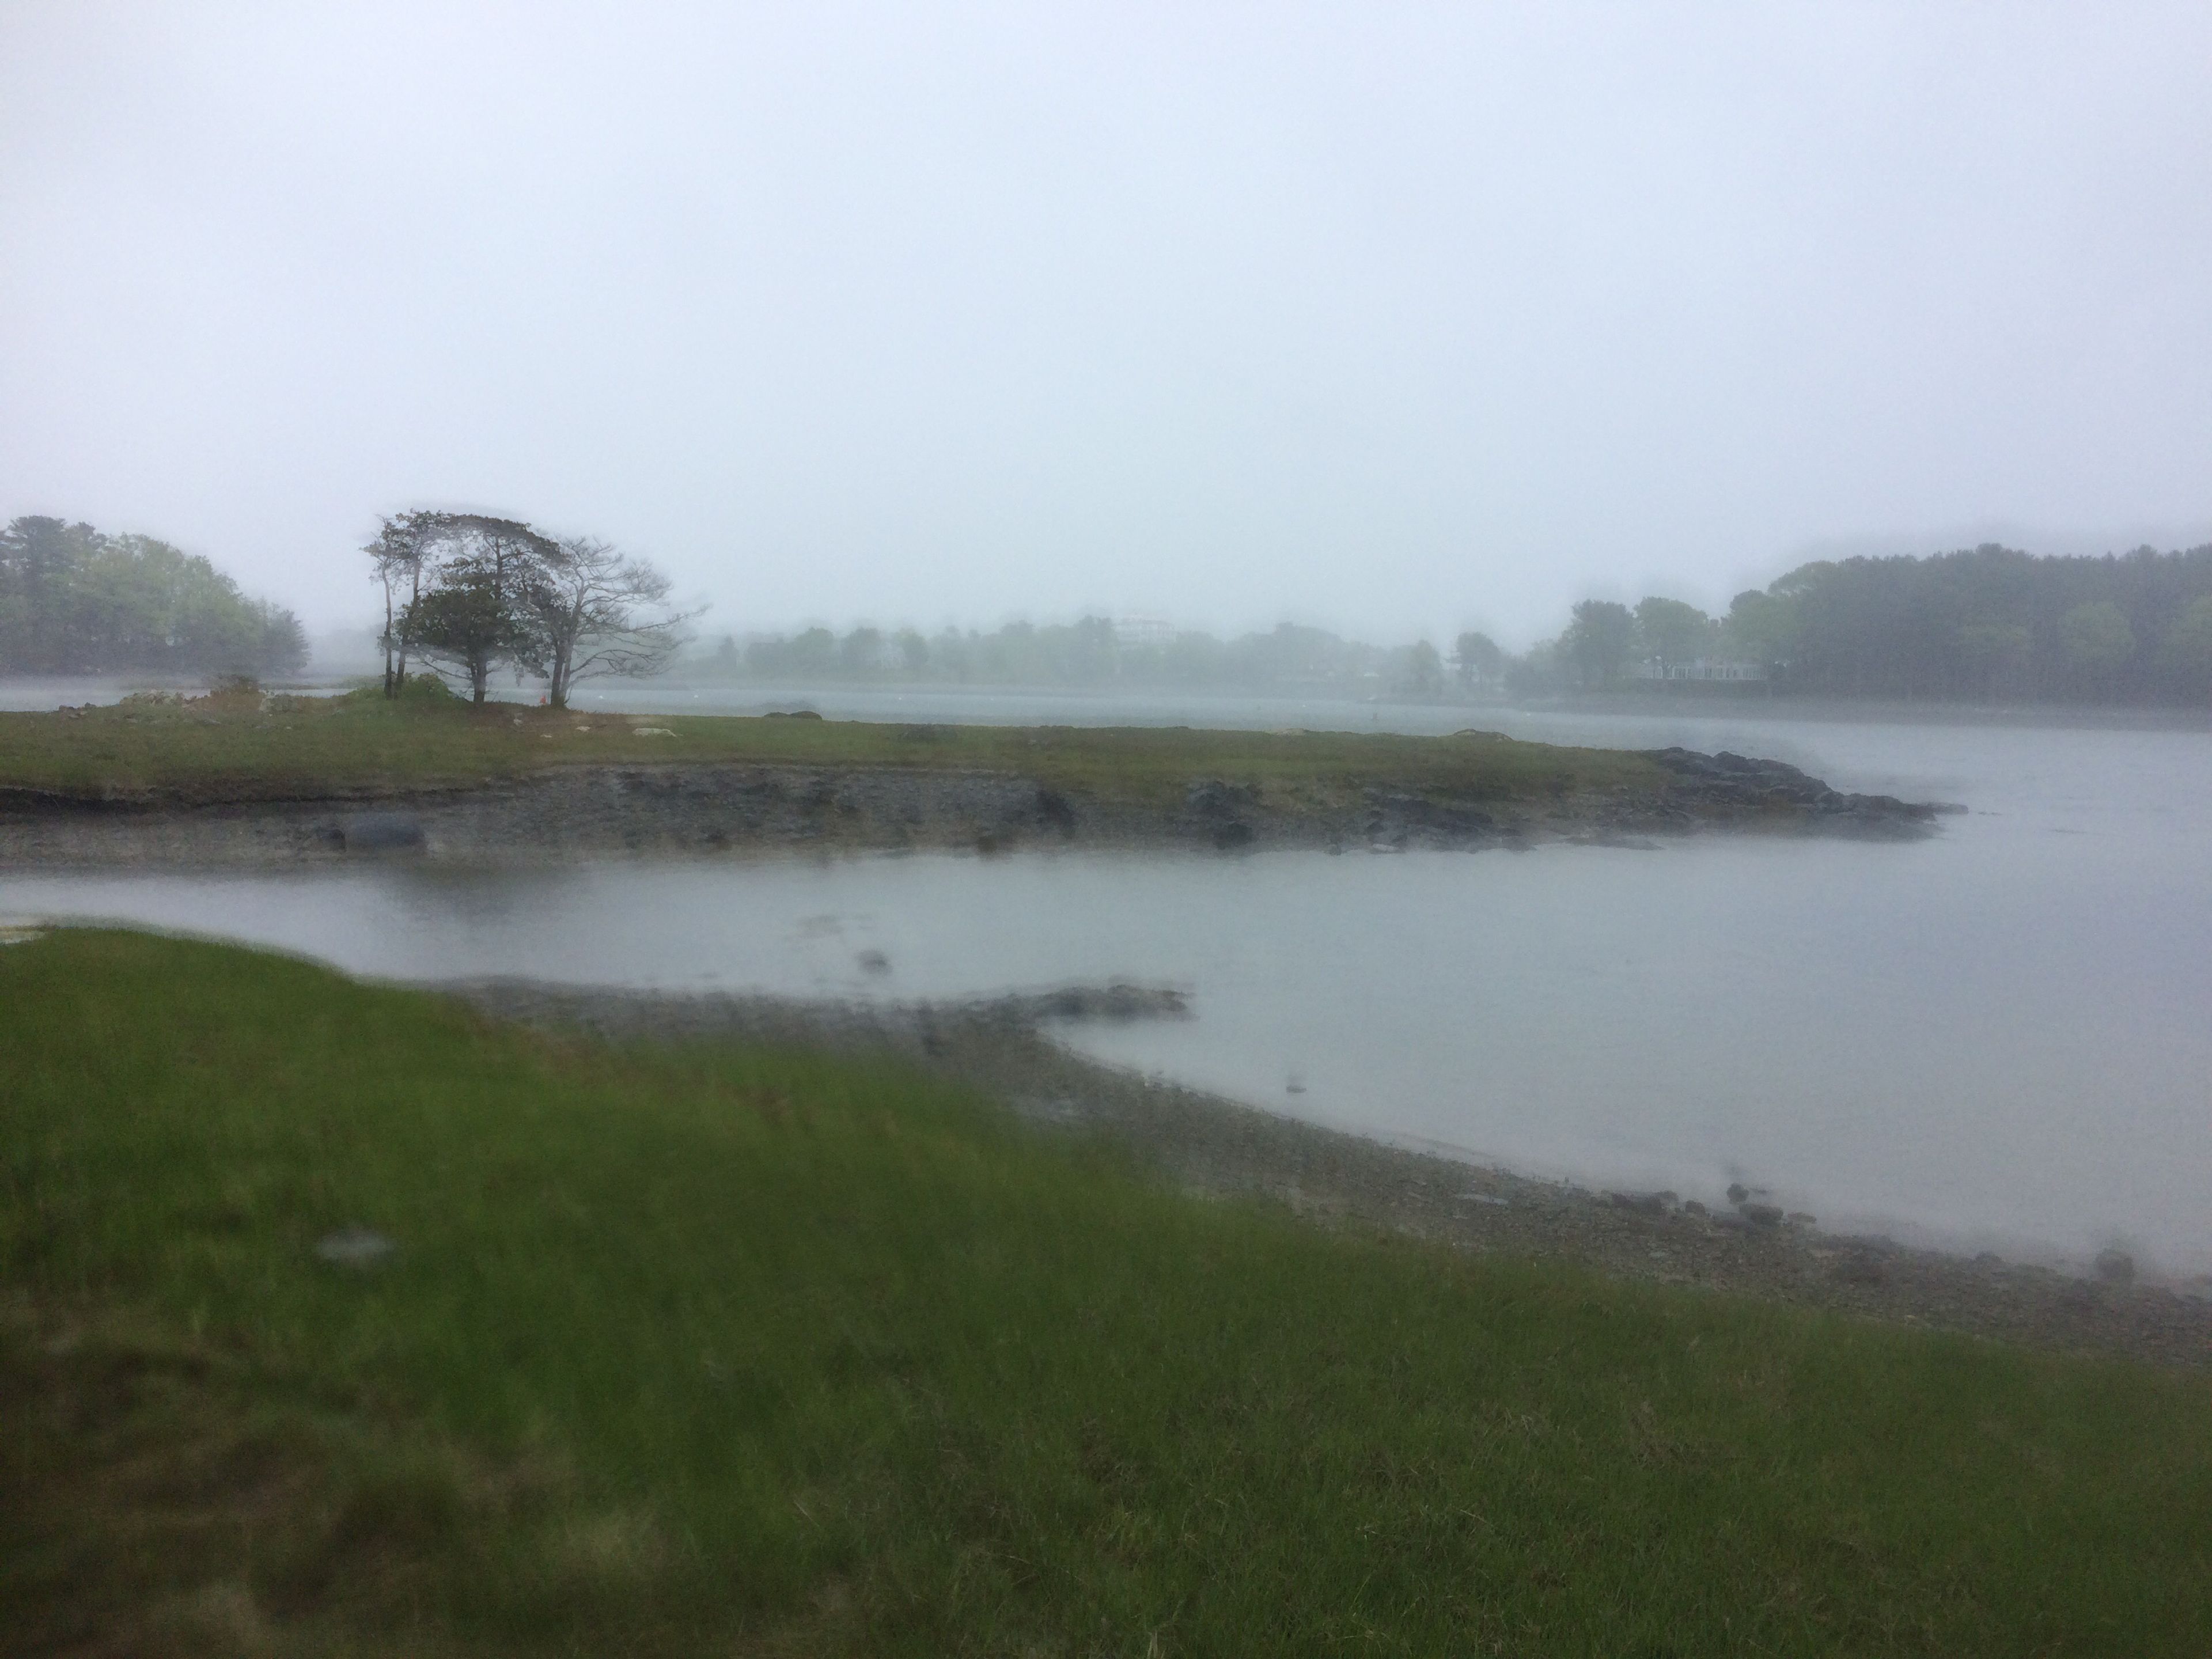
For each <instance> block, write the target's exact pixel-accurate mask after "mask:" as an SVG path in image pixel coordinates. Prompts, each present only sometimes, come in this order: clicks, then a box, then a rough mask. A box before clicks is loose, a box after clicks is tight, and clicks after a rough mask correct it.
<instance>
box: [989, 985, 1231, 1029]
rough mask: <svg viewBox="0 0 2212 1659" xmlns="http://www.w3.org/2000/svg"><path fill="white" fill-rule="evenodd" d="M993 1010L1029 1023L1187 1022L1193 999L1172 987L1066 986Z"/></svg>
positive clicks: (1019, 998)
mask: <svg viewBox="0 0 2212 1659" xmlns="http://www.w3.org/2000/svg"><path fill="white" fill-rule="evenodd" d="M993 1006H994V1009H996V1010H998V1011H1000V1012H1005V1013H1006V1014H1008V1015H1011V1016H1012V1017H1013V1018H1016V1019H1018V1020H1019V1021H1021V1022H1023V1023H1024V1024H1026V1023H1028V1022H1030V1021H1035V1020H1041V1019H1070V1020H1073V1019H1107V1020H1117V1021H1118V1020H1132V1019H1163V1018H1165V1019H1185V1018H1189V1015H1190V999H1189V998H1188V996H1186V995H1185V994H1183V993H1182V992H1181V991H1178V990H1176V989H1175V988H1174V987H1172V986H1165V985H1132V984H1129V983H1128V982H1127V981H1121V980H1116V981H1115V982H1114V983H1112V984H1110V985H1065V986H1061V987H1059V988H1058V989H1056V990H1051V991H1040V992H1037V993H1036V994H1033V995H1030V996H1016V997H1005V998H1001V999H1000V1000H998V1001H997V1002H996V1003H994V1005H993Z"/></svg>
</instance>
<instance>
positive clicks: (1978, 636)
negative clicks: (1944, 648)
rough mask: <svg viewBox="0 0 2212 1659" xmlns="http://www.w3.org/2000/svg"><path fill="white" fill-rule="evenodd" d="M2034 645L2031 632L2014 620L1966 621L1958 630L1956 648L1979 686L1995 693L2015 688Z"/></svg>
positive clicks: (1986, 691) (2018, 685) (1988, 693)
mask: <svg viewBox="0 0 2212 1659" xmlns="http://www.w3.org/2000/svg"><path fill="white" fill-rule="evenodd" d="M2034 649H2035V635H2033V633H2031V632H2030V631H2029V630H2028V629H2025V628H2022V627H2021V626H2020V625H2019V624H2018V623H1988V622H1978V623H1967V624H1966V626H1965V627H1964V628H1962V629H1960V630H1959V650H1960V654H1961V655H1962V656H1964V657H1965V659H1966V661H1967V663H1968V664H1970V665H1972V671H1973V674H1974V677H1975V678H1976V679H1978V682H1979V690H1982V691H1983V692H1984V693H1985V694H1987V695H1990V696H2002V695H2004V694H2006V693H2008V692H2010V691H2014V690H2018V689H2019V688H2020V684H2021V678H2022V677H2023V676H2024V674H2025V673H2026V671H2027V664H2028V659H2029V658H2030V656H2031V655H2032V654H2033V652H2034Z"/></svg>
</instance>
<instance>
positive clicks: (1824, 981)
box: [0, 694, 2212, 1272]
mask: <svg viewBox="0 0 2212 1659" xmlns="http://www.w3.org/2000/svg"><path fill="white" fill-rule="evenodd" d="M856 695H857V694H856ZM1336 707H1337V708H1339V709H1340V710H1341V709H1342V708H1344V707H1345V706H1343V705H1337V706H1336ZM1279 708H1280V706H1279V705H1262V706H1261V712H1262V713H1263V714H1266V715H1267V716H1269V717H1268V718H1266V719H1265V721H1264V723H1266V724H1269V725H1282V724H1308V725H1316V726H1318V725H1322V724H1325V723H1326V724H1353V723H1357V721H1356V720H1354V721H1345V720H1338V721H1324V720H1320V719H1308V720H1285V719H1284V718H1282V717H1281V714H1280V712H1279ZM854 712H860V711H857V710H856V711H854ZM870 712H879V711H870ZM1351 712H1352V714H1354V715H1355V716H1358V715H1362V714H1368V713H1370V712H1371V711H1369V710H1365V709H1360V708H1352V710H1351ZM1415 712H1416V713H1417V714H1419V715H1420V716H1422V717H1435V718H1442V719H1444V720H1449V721H1450V722H1451V724H1453V725H1459V724H1468V723H1471V722H1470V718H1469V716H1468V713H1467V712H1466V711H1459V710H1434V709H1426V710H1418V711H1415ZM1191 713H1204V714H1211V710H1210V709H1203V710H1188V708H1187V714H1186V717H1188V714H1191ZM1041 716H1042V717H1045V718H1052V717H1054V716H1052V715H1051V714H1048V712H1047V711H1046V709H1045V708H1042V707H1040V706H1038V705H1036V704H1031V705H1030V708H1029V712H1028V714H1027V716H1026V717H1027V718H1030V719H1036V718H1039V717H1041ZM909 717H918V718H945V717H946V715H945V714H943V713H938V714H920V715H915V716H909ZM1016 717H1017V718H1018V717H1020V716H1016ZM1120 718H1125V719H1126V718H1128V715H1127V713H1126V712H1125V713H1123V714H1121V716H1120ZM1212 723H1225V722H1222V721H1219V720H1213V721H1212ZM1252 723H1255V724H1258V723H1261V720H1254V721H1253V722H1252ZM1392 723H1393V724H1405V723H1407V722H1403V721H1393V722H1392ZM1472 723H1479V724H1482V725H1485V726H1495V727H1498V728H1500V729H1505V730H1510V731H1513V732H1516V735H1526V736H1531V737H1541V738H1549V739H1551V740H1553V741H1565V742H1575V741H1580V742H1585V743H1592V742H1596V743H1626V744H1633V745H1634V746H1638V747H1646V746H1652V745H1656V744H1664V743H1672V742H1683V743H1688V744H1692V745H1693V746H1696V747H1699V748H1703V749H1717V748H1735V749H1738V750H1745V751H1747V752H1751V753H1757V754H1766V755H1775V756H1779V757H1784V758H1787V759H1790V760H1792V761H1795V762H1797V763H1801V764H1803V765H1805V766H1807V767H1808V769H1812V770H1814V771H1816V772H1818V773H1820V775H1824V776H1826V777H1827V778H1829V779H1830V781H1832V782H1835V783H1838V784H1839V785H1841V786H1843V787H1850V788H1861V789H1869V788H1872V789H1884V790H1890V791H1893V792H1896V793H1903V794H1907V795H1911V796H1918V797H1923V798H1929V797H1932V798H1940V799H1954V800H1959V801H1963V802H1966V803H1967V804H1968V805H1970V806H1971V807H1972V809H1973V810H1972V811H1971V812H1970V813H1969V814H1967V815H1966V816H1964V817H1954V818H1949V819H1947V820H1945V826H1946V827H1945V829H1944V832H1943V834H1942V836H1939V837H1937V838H1936V839H1935V840H1933V841H1930V842H1924V843H1920V844H1916V845H1910V846H1901V847H1900V846H1886V845H1876V846H1862V845H1857V844H1852V843H1844V842H1836V843H1829V842H1769V841H1757V840H1732V839H1714V840H1711V841H1705V842H1689V843H1686V844H1682V845H1679V846H1674V847H1670V848H1668V849H1667V850H1665V851H1662V852H1657V853H1637V852H1629V851H1620V850H1612V849H1601V848H1544V849H1541V850H1539V851H1536V852H1533V853H1528V854H1507V853H1503V852H1490V853H1483V854H1410V855H1405V856H1391V857H1385V856H1372V855H1367V854H1352V855H1347V856H1345V857H1340V858H1331V857H1328V856H1326V855H1322V854H1259V855H1255V856H1251V857H1244V858H1218V857H1202V858H1201V857H1191V858H1157V857H1155V858H1143V859H1139V858H1127V857H1112V856H1100V855H1073V854H1062V855H1042V854H1041V855H1035V856H1028V857H1021V858H1015V859H1011V860H993V861H988V862H986V861H983V860H977V859H974V858H968V857H960V856H953V855H945V856H916V857H908V858H892V857H876V858H863V859H855V860H840V861H836V862H824V863H817V862H809V861H803V860H766V861H757V862H750V863H748V862H743V861H734V860H733V861H725V862H714V863H699V864H679V865H653V864H608V865H603V866H595V867H589V868H585V869H581V870H567V871H561V872H521V871H512V870H509V871H499V870H489V869H462V868H455V867H449V866H436V865H424V866H375V867H362V868H349V869H343V870H338V871H332V872H315V873H304V874H284V875H266V876H253V877H232V876H222V877H213V876H196V875H188V874H163V875H151V876H132V877H117V876H110V875H100V874H67V873H60V874H55V873H46V874H23V873H15V874H8V873H4V872H0V911H5V912H11V913H15V914H32V915H59V914H69V915H87V916H106V917H123V918H129V919H132V920H136V921H145V922H149V923H153V924H155V925H159V926H163V927H175V928H183V929H189V930H192V931H197V932H205V933H223V934H227V935H231V936H234V937H239V938H244V939H255V940H261V941H264V942H268V943H271V944H276V945H283V946H285V947H287V948H290V949H294V950H298V951H305V952H307V953H310V954H312V955H314V956H318V957H323V958H325V959H327V960H331V961H333V962H336V963H340V964H342V965H343V966H345V967H348V968H349V969H355V970H356V971H360V972H364V973H371V974H377V975H391V976H394V977H401V978H410V979H438V978H450V977H465V976H472V975H484V974H520V975H532V976H537V977H542V978H547V979H555V980H562V981H571V982H579V983H592V982H619V983H625V984H637V985H653V986H661V987H671V988H705V987H712V988H720V989H733V990H734V989H761V990H769V991H775V992H780V993H784V994H801V995H819V994H827V995H836V996H855V997H861V996H875V995H890V996H904V997H929V996H948V995H955V994H966V993H971V992H978V991H986V990H992V989H998V988H1003V987H1010V986H1030V985H1039V984H1045V983H1051V982H1056V981H1068V980H1095V979H1101V978H1105V977H1109V976H1112V975H1130V976H1134V977H1139V978H1142V979H1146V980H1152V981H1171V982H1175V983H1177V984H1181V985H1183V986H1187V987H1189V988H1190V989H1191V990H1192V992H1193V993H1194V999H1195V1006H1196V1009H1197V1013H1198V1018H1195V1019H1194V1020H1193V1021H1191V1022H1189V1023H1188V1024H1159V1025H1140V1026H1131V1027H1126V1028H1121V1029H1118V1030H1095V1031H1089V1030H1086V1031H1080V1032H1077V1033H1073V1034H1072V1036H1071V1039H1070V1040H1071V1041H1073V1042H1075V1043H1076V1044H1077V1045H1078V1046H1079V1047H1080V1048H1083V1049H1084V1050H1085V1051H1086V1052H1088V1053H1091V1054H1095V1055H1097V1056H1098V1057H1100V1058H1102V1059H1105V1060H1110V1061H1113V1062H1115V1063H1117V1064H1121V1065H1127V1066H1136V1067H1139V1068H1141V1069H1145V1070H1147V1071H1157V1072H1159V1073H1164V1074H1167V1075H1170V1076H1173V1077H1175V1078H1177V1079H1184V1080H1187V1081H1190V1082H1194V1083H1196V1084H1199V1085H1203V1086H1206V1087H1209V1088H1212V1089H1216V1090H1218V1091H1222V1092H1225V1093H1227V1094H1231V1095H1234V1096H1237V1097H1242V1098H1244V1099H1248V1100H1251V1101H1254V1102H1256V1103H1261V1104H1265V1105H1267V1106H1270V1107H1272V1108H1274V1109H1279V1110H1285V1111H1291V1112H1295V1113H1297V1115H1302V1116H1308V1117H1311V1118H1314V1119H1316V1120H1319V1121H1326V1122H1329V1123H1334V1124H1338V1125H1342V1126H1346V1127H1356V1128H1360V1129H1364V1130H1368V1131H1371V1132H1375V1133H1383V1134H1386V1135H1389V1136H1393V1137H1398V1138H1404V1139H1412V1140H1416V1141H1427V1142H1433V1143H1437V1144H1440V1145H1443V1146H1449V1147H1452V1148H1455V1149H1459V1150H1462V1151H1465V1152H1468V1153H1471V1154H1473V1155H1474V1156H1477V1157H1480V1158H1485V1159H1490V1160H1495V1161H1498V1162H1503V1163H1506V1164H1511V1165H1513V1166H1515V1167H1517V1168H1520V1169H1522V1170H1528V1171H1531V1172H1535V1173H1542V1174H1556V1175H1561V1176H1572V1177H1575V1178H1577V1179H1580V1180H1583V1181H1588V1182H1600V1183H1609V1184H1621V1183H1632V1184H1636V1185H1639V1186H1664V1187H1671V1188H1674V1189H1676V1190H1677V1191H1680V1192H1681V1193H1683V1194H1685V1195H1698V1194H1704V1195H1706V1196H1712V1195H1715V1194H1717V1190H1718V1189H1719V1188H1721V1187H1723V1186H1724V1185H1725V1184H1726V1183H1727V1182H1729V1181H1730V1180H1732V1179H1743V1180H1746V1181H1747V1182H1751V1183H1753V1184H1755V1185H1764V1186H1767V1187H1770V1188H1772V1189H1773V1190H1774V1192H1775V1193H1776V1194H1777V1196H1778V1198H1779V1199H1780V1200H1782V1201H1784V1202H1785V1203H1788V1204H1790V1205H1792V1206H1797V1207H1802V1208H1806V1209H1810V1210H1812V1211H1814V1212H1815V1213H1817V1214H1818V1215H1820V1218H1821V1219H1822V1221H1823V1224H1824V1225H1876V1226H1885V1227H1889V1228H1892V1229H1895V1230H1899V1231H1906V1232H1911V1233H1917V1234H1920V1235H1922V1236H1934V1237H1941V1238H1942V1239H1944V1240H1947V1241H1948V1242H1950V1243H1955V1244H1958V1245H1960V1246H1961V1247H1965V1248H1980V1247H1982V1246H1984V1245H1989V1246H1991V1247H1994V1248H1997V1249H2004V1250H2007V1251H2008V1252H2021V1253H2026V1252H2029V1251H2051V1252H2057V1253H2062V1254H2067V1255H2082V1254H2085V1253H2087V1252H2088V1251H2090V1250H2092V1249H2095V1248H2096V1247H2098V1246H2100V1245H2101V1244H2104V1243H2110V1242H2118V1243H2124V1244H2127V1245H2129V1246H2130V1247H2132V1248H2134V1249H2136V1250H2138V1251H2139V1252H2141V1253H2142V1254H2143V1255H2145V1256H2147V1257H2148V1258H2150V1259H2152V1260H2154V1261H2157V1262H2159V1263H2160V1264H2161V1265H2163V1266H2165V1267H2168V1268H2171V1269H2172V1270H2175V1271H2181V1272H2201V1271H2205V1270H2207V1269H2212V1018H2208V1016H2212V989H2208V980H2207V972H2206V969H2207V965H2208V960H2212V734H2208V733H2206V732H2190V731H2165V732H2126V731H2099V732H2084V731H2034V730H2021V729H2014V728H1991V727H1954V726H1875V725H1859V726H1853V725H1844V724H1832V723H1812V722H1796V721H1784V720H1753V721H1727V720H1655V719H1639V718H1637V717H1633V716H1623V717H1619V718H1603V717H1590V716H1574V715H1564V714H1550V715H1546V714H1513V713H1511V712H1510V711H1504V710H1496V711H1491V710H1486V711H1482V714H1481V715H1480V718H1479V720H1474V721H1473V722H1472ZM862 951H881V952H883V953H884V955H885V956H886V957H888V958H889V959H890V963H891V972H890V974H889V975H867V974H866V973H864V972H863V971H862V970H861V969H860V964H859V963H858V960H857V958H858V957H859V955H860V952H862ZM1293 1084H1295V1085H1297V1087H1298V1092H1291V1085H1293Z"/></svg>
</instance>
